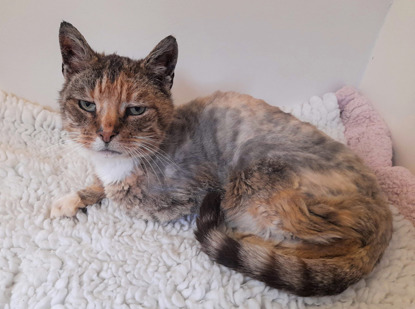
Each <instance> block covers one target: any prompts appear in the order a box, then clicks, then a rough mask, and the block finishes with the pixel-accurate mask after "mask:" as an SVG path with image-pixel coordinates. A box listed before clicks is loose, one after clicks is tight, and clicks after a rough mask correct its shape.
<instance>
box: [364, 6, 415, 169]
mask: <svg viewBox="0 0 415 309" xmlns="http://www.w3.org/2000/svg"><path fill="white" fill-rule="evenodd" d="M361 89H362V91H363V92H364V93H365V94H366V95H367V96H368V97H370V98H371V99H372V101H373V103H374V104H375V106H376V108H377V109H378V110H379V112H380V113H381V114H382V116H383V118H384V119H385V120H386V122H387V123H388V125H389V129H390V130H391V133H392V139H393V146H394V161H395V164H396V165H403V166H405V167H407V168H409V169H410V170H411V171H412V173H413V174H415V1H413V0H395V1H394V3H393V5H392V7H391V9H390V11H389V13H388V16H387V18H386V20H385V24H384V25H383V27H382V30H381V32H380V35H379V39H378V40H377V42H376V45H375V48H374V51H373V56H372V57H371V61H370V63H369V65H368V67H367V70H366V72H365V74H364V77H363V79H362V83H361Z"/></svg>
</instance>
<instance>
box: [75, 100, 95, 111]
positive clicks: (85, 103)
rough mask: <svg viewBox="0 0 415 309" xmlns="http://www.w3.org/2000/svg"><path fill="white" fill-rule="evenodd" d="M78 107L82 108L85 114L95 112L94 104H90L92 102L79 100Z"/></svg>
mask: <svg viewBox="0 0 415 309" xmlns="http://www.w3.org/2000/svg"><path fill="white" fill-rule="evenodd" d="M78 105H79V107H80V108H82V109H83V110H85V111H87V112H90V113H93V112H95V110H96V106H95V103H92V102H88V101H84V100H79V101H78Z"/></svg>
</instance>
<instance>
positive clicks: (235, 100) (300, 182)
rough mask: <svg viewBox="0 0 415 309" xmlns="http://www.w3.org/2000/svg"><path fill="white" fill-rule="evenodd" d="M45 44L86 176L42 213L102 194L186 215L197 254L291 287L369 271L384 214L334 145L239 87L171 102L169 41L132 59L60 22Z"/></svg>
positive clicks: (359, 170) (356, 162) (139, 207)
mask: <svg viewBox="0 0 415 309" xmlns="http://www.w3.org/2000/svg"><path fill="white" fill-rule="evenodd" d="M59 42H60V47H61V52H62V59H63V65H62V71H63V74H64V76H65V83H64V86H63V89H62V90H61V92H60V100H59V102H60V108H61V114H62V119H63V127H64V129H65V130H66V131H67V132H69V136H70V137H71V139H72V140H73V141H74V142H75V143H77V144H79V145H82V148H83V149H84V150H83V151H84V152H85V154H86V156H87V157H88V158H89V159H90V160H91V162H92V164H93V165H94V166H95V171H96V175H97V177H96V181H95V183H94V184H93V185H92V186H90V187H87V188H86V189H84V190H81V191H79V192H77V193H71V194H69V195H67V196H65V197H63V198H61V199H60V200H58V201H56V202H55V204H54V205H53V207H52V210H51V216H52V217H58V216H74V215H75V213H76V212H77V210H78V209H79V208H83V207H86V206H87V205H91V204H95V203H98V202H100V201H101V200H102V199H103V198H105V197H107V198H109V199H112V200H113V201H115V202H116V203H117V204H118V205H119V206H120V207H122V208H124V209H125V210H126V211H127V212H128V213H129V214H131V216H135V217H140V218H144V219H148V220H157V221H169V220H174V219H177V218H179V217H181V216H183V215H186V214H190V213H198V214H199V217H198V219H197V230H196V232H195V234H196V238H197V240H198V241H199V242H200V243H201V246H202V250H203V251H204V252H205V253H206V254H207V255H209V257H211V258H212V259H213V260H215V261H217V262H218V263H221V264H223V265H226V266H228V267H231V268H233V269H235V270H237V271H239V272H242V273H244V274H246V275H248V276H250V277H252V278H255V279H258V280H261V281H263V282H265V283H266V284H268V285H270V286H271V287H274V288H277V289H283V290H286V291H289V292H291V293H295V294H297V295H301V296H311V295H330V294H336V293H340V292H342V291H343V290H345V289H346V288H347V287H348V286H349V285H350V284H353V283H355V282H357V281H358V280H359V279H361V278H362V277H363V276H365V275H367V274H368V273H370V272H371V271H372V269H373V267H374V266H375V265H376V263H377V262H378V261H379V259H380V258H381V256H382V254H383V252H384V250H385V248H386V247H387V245H388V242H389V240H390V238H391V233H392V223H391V221H392V220H391V214H390V211H389V208H388V206H387V205H386V203H385V201H384V200H383V198H382V195H381V193H380V190H379V187H378V185H377V182H376V179H375V177H374V176H373V174H372V173H371V172H370V171H369V170H368V168H367V167H365V166H364V165H363V164H362V162H361V160H360V159H359V158H357V157H356V155H354V154H353V153H352V152H351V151H349V150H348V149H347V148H346V147H345V146H344V145H342V144H341V143H338V142H336V141H334V140H332V139H331V138H330V137H328V136H327V135H325V134H324V133H322V132H320V131H318V130H317V129H316V128H315V127H314V126H312V125H310V124H308V123H303V122H301V121H299V120H298V119H296V118H295V117H293V116H291V115H290V114H287V113H284V112H282V111H281V110H280V109H279V108H277V107H274V106H270V105H268V104H266V103H265V102H263V101H260V100H257V99H254V98H252V97H250V96H247V95H241V94H237V93H221V92H217V93H215V94H213V95H212V96H209V97H205V98H200V99H196V100H194V101H192V102H190V103H188V104H186V105H182V106H179V107H174V106H173V103H172V99H171V94H170V88H171V87H172V83H173V77H174V69H175V65H176V61H177V55H178V49H177V43H176V40H175V39H174V38H173V37H172V36H169V37H167V38H165V39H164V40H162V41H161V42H160V43H159V44H158V45H157V46H156V47H155V48H154V49H153V51H152V52H151V53H150V54H149V55H148V56H147V57H146V58H144V59H142V60H131V59H129V58H126V57H120V56H117V55H104V54H98V53H96V52H94V51H93V50H92V49H91V48H90V46H89V45H88V43H87V42H86V40H85V39H84V37H83V36H82V35H81V34H80V33H79V32H78V30H77V29H76V28H74V27H73V26H72V25H71V24H69V23H66V22H63V23H62V24H61V27H60V33H59Z"/></svg>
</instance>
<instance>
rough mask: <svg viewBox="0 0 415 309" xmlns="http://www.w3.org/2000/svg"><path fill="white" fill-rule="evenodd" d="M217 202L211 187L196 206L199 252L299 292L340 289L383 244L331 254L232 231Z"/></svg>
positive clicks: (326, 292)
mask: <svg viewBox="0 0 415 309" xmlns="http://www.w3.org/2000/svg"><path fill="white" fill-rule="evenodd" d="M220 203H221V197H220V194H219V193H217V192H210V193H208V194H207V195H206V197H205V199H204V201H203V203H202V206H201V208H200V213H199V217H198V218H197V229H196V231H195V236H196V239H197V240H198V241H199V242H200V243H201V246H202V250H203V252H205V253H206V254H207V255H208V256H209V257H210V258H211V259H212V260H214V261H216V262H218V263H220V264H222V265H225V266H227V267H230V268H232V269H234V270H236V271H238V272H241V273H243V274H246V275H248V276H250V277H251V278H254V279H257V280H259V281H262V282H264V283H266V284H267V285H269V286H271V287H273V288H276V289H281V290H286V291H288V292H291V293H294V294H296V295H299V296H323V295H334V294H338V293H341V292H342V291H344V290H345V289H346V288H347V287H348V286H350V285H351V284H353V283H355V282H357V281H358V280H360V279H361V278H362V277H363V276H364V275H366V274H368V273H369V272H370V271H371V270H372V269H373V267H374V265H375V264H376V262H377V261H378V260H379V258H380V256H381V255H382V252H383V250H384V246H377V245H374V246H370V245H368V246H364V247H362V248H357V249H353V250H350V251H349V250H347V248H346V250H343V252H341V253H339V252H337V253H336V254H333V255H331V256H330V255H326V254H322V253H319V248H318V245H313V246H312V247H310V246H308V247H307V246H305V247H302V246H301V245H300V246H295V247H292V248H290V249H287V248H283V247H279V246H278V245H275V244H274V243H271V242H269V241H265V240H263V239H261V238H259V237H252V235H238V234H236V233H232V231H230V230H229V229H227V228H226V227H225V225H224V214H223V212H222V211H221V208H220ZM376 246H377V247H378V248H377V249H376V248H374V249H373V247H376ZM380 247H382V248H380ZM322 251H323V250H322ZM319 254H320V255H319Z"/></svg>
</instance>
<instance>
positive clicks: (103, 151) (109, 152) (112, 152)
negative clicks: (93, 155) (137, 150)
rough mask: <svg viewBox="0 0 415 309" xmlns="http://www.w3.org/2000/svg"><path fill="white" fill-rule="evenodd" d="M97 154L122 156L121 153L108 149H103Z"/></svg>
mask: <svg viewBox="0 0 415 309" xmlns="http://www.w3.org/2000/svg"><path fill="white" fill-rule="evenodd" d="M98 153H101V154H104V155H106V156H116V155H120V154H122V153H121V152H119V151H115V150H109V149H103V150H100V151H98Z"/></svg>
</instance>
